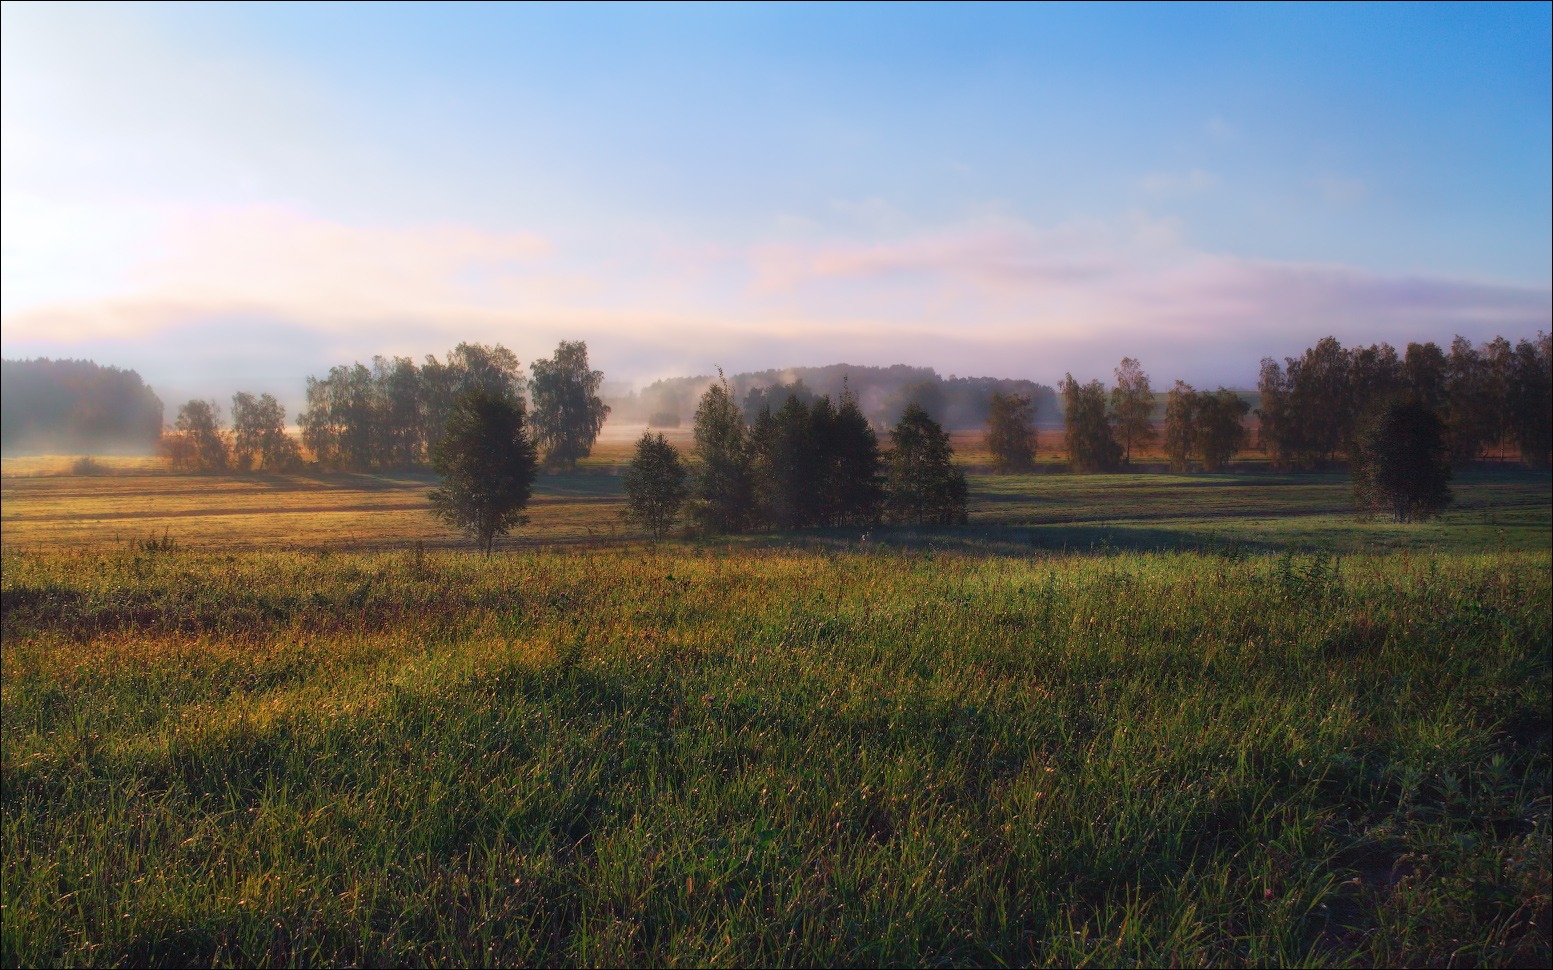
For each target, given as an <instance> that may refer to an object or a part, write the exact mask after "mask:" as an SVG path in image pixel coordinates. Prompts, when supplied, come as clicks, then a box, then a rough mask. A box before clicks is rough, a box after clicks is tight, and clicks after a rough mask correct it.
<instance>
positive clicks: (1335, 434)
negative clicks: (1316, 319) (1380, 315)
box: [1257, 333, 1553, 469]
mask: <svg viewBox="0 0 1553 970" xmlns="http://www.w3.org/2000/svg"><path fill="white" fill-rule="evenodd" d="M1549 351H1550V342H1549V335H1548V334H1546V333H1542V334H1538V335H1537V338H1536V339H1535V340H1521V341H1519V342H1517V343H1515V344H1514V345H1512V344H1511V343H1510V341H1508V340H1506V339H1505V338H1504V337H1496V338H1494V339H1493V340H1490V341H1487V342H1485V343H1483V344H1480V345H1478V346H1476V347H1474V346H1473V345H1472V343H1471V341H1469V340H1467V339H1465V338H1463V337H1457V338H1456V339H1455V340H1454V341H1452V342H1451V346H1450V349H1449V350H1448V351H1447V350H1444V349H1442V348H1441V347H1440V346H1438V345H1437V344H1434V343H1423V344H1419V343H1410V344H1408V345H1407V349H1406V350H1405V351H1404V352H1403V353H1401V354H1398V353H1397V351H1396V348H1394V347H1392V346H1391V345H1389V344H1385V343H1380V344H1372V345H1371V346H1369V347H1355V348H1352V349H1344V348H1343V346H1342V344H1340V343H1338V341H1337V340H1336V339H1335V338H1332V337H1327V338H1325V339H1323V340H1321V341H1319V342H1317V344H1316V345H1315V346H1314V347H1311V348H1308V349H1307V350H1306V351H1305V353H1304V354H1302V355H1301V356H1300V357H1297V358H1296V357H1287V358H1285V359H1284V362H1283V364H1281V365H1280V364H1279V363H1278V362H1277V361H1276V360H1274V359H1272V358H1271V357H1268V358H1264V359H1263V360H1262V369H1261V375H1260V379H1259V381H1258V383H1257V390H1258V392H1259V395H1260V397H1261V406H1260V407H1259V408H1258V410H1257V415H1258V417H1259V418H1260V419H1261V442H1262V447H1263V448H1264V449H1265V451H1266V452H1267V456H1268V458H1269V460H1270V461H1271V462H1272V464H1273V466H1274V467H1275V468H1279V469H1294V468H1321V467H1324V466H1327V465H1329V464H1331V463H1332V462H1333V461H1334V460H1335V459H1336V458H1337V457H1338V456H1339V455H1345V456H1352V455H1353V454H1354V453H1355V450H1356V447H1357V445H1358V442H1359V439H1360V436H1361V434H1362V433H1363V431H1364V429H1365V426H1366V423H1367V422H1370V421H1372V420H1373V417H1374V415H1375V413H1376V412H1377V410H1378V409H1379V408H1380V407H1381V405H1383V404H1385V403H1388V402H1390V401H1393V400H1397V399H1406V400H1408V401H1412V402H1415V403H1417V404H1419V405H1420V406H1422V407H1423V408H1425V409H1427V410H1429V411H1431V412H1433V413H1434V414H1435V415H1436V416H1438V418H1439V419H1440V421H1441V423H1442V425H1443V428H1444V434H1445V441H1446V445H1447V448H1448V451H1449V454H1450V456H1451V459H1452V461H1453V462H1454V463H1455V464H1457V465H1464V464H1467V463H1470V462H1473V461H1477V460H1478V459H1479V458H1481V457H1483V456H1484V455H1485V454H1492V453H1493V452H1494V451H1495V450H1497V451H1499V453H1500V457H1504V454H1505V452H1506V450H1507V449H1508V448H1512V447H1513V448H1515V449H1516V450H1517V451H1518V452H1519V453H1520V456H1521V460H1522V461H1523V462H1524V463H1525V464H1527V465H1530V466H1532V467H1535V468H1547V467H1548V459H1549V434H1550V430H1553V366H1550V352H1549Z"/></svg>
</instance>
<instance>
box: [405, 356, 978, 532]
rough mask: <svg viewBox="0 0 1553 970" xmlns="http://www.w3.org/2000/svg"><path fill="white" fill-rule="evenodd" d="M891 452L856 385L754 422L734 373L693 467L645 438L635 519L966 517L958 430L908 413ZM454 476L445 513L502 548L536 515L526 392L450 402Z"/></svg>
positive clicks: (733, 522) (767, 522)
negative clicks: (955, 440)
mask: <svg viewBox="0 0 1553 970" xmlns="http://www.w3.org/2000/svg"><path fill="white" fill-rule="evenodd" d="M890 437H891V441H892V444H893V446H894V447H893V449H892V451H891V453H890V455H889V459H888V461H886V460H885V457H884V456H883V455H882V454H881V453H880V449H879V441H878V438H877V436H876V435H875V433H874V430H873V428H872V426H870V425H869V423H868V420H867V418H865V417H864V416H863V413H862V410H861V409H860V408H859V407H858V403H857V399H856V398H855V397H853V396H852V395H850V394H847V393H843V394H842V397H841V402H840V403H839V404H836V403H833V402H832V401H831V399H830V398H829V396H821V397H820V398H819V399H818V400H816V401H814V402H813V403H807V402H805V401H803V400H801V399H800V398H798V397H796V396H791V397H789V398H788V399H787V400H786V401H785V402H784V403H783V404H782V405H781V407H779V408H778V409H777V410H776V411H774V412H773V411H772V410H771V409H770V408H769V407H768V408H765V409H763V410H762V412H761V414H760V415H759V417H758V418H757V419H756V420H755V422H754V423H753V424H749V423H746V422H745V420H744V416H743V414H742V412H741V411H740V409H739V407H738V405H737V404H736V403H735V402H734V399H733V392H732V390H731V389H730V388H729V386H728V383H727V381H726V380H723V381H719V382H718V383H716V384H713V385H712V386H711V387H709V388H708V389H707V391H706V393H705V394H703V395H702V398H701V402H700V405H699V407H698V408H697V410H696V427H695V440H696V448H695V452H694V454H693V455H692V456H691V460H690V461H689V462H688V463H687V462H686V461H685V460H683V459H682V458H681V456H680V453H679V450H678V449H677V448H675V447H674V445H672V444H670V443H669V442H668V441H667V440H665V439H664V437H663V435H662V434H661V433H659V434H657V435H653V434H650V433H647V434H643V436H642V439H641V440H640V441H639V442H638V443H637V447H636V454H635V456H634V457H633V459H632V461H631V463H630V466H629V467H628V468H627V469H626V472H625V475H624V476H623V478H624V481H623V485H624V489H625V494H626V505H627V509H626V511H627V515H628V516H629V517H630V518H632V519H634V520H636V521H637V522H639V523H640V524H641V525H643V526H644V527H645V528H646V529H647V531H648V532H649V534H651V535H652V536H653V538H654V539H655V540H656V539H659V538H662V537H663V536H664V535H665V534H666V533H667V532H668V531H669V530H670V529H671V528H672V527H673V525H674V524H675V522H676V521H677V520H678V519H679V517H680V514H681V512H682V511H684V510H686V509H687V508H688V511H689V512H690V514H691V516H692V518H693V519H694V520H695V522H696V523H697V524H698V525H699V526H700V527H701V528H703V529H705V530H707V531H710V532H717V533H731V532H743V531H747V530H751V529H762V528H766V529H796V528H801V527H803V526H812V525H872V524H874V523H876V522H879V521H880V520H881V519H882V518H885V517H888V518H890V519H891V520H892V521H898V522H915V523H944V524H955V523H962V522H964V521H965V519H966V509H965V505H966V498H967V489H966V483H965V476H964V474H963V473H961V472H960V471H958V470H957V469H956V468H955V467H954V465H953V463H952V458H953V452H952V450H951V449H950V447H949V436H948V434H946V433H945V432H944V429H943V428H942V427H941V426H940V425H939V424H938V423H937V422H936V421H934V420H933V419H932V418H931V417H929V416H928V414H927V412H926V411H925V410H923V409H922V408H920V407H917V406H915V405H913V406H910V407H908V408H907V409H906V413H905V414H904V415H902V417H901V420H900V422H899V423H898V424H897V425H896V426H895V428H894V429H893V430H892V431H891V432H890ZM432 451H433V458H432V460H433V465H434V467H435V468H436V469H437V472H438V473H439V474H440V475H441V476H442V485H441V486H440V487H439V488H437V489H434V490H433V491H432V492H431V493H430V499H431V503H432V508H433V511H434V512H435V513H436V514H437V515H438V516H439V517H441V518H442V519H444V520H445V521H447V522H448V523H449V524H451V525H454V526H456V527H459V528H462V529H465V530H466V531H468V532H469V533H470V534H471V535H473V536H474V537H475V540H476V542H477V543H478V544H479V545H480V548H481V549H482V550H484V551H485V552H487V553H489V552H490V550H491V547H492V544H493V543H494V542H495V539H496V537H497V536H500V535H505V534H506V533H507V532H508V531H509V530H510V529H511V528H512V527H513V526H514V525H517V524H518V523H520V522H523V521H525V518H524V509H525V507H526V506H527V504H528V500H529V497H530V495H531V494H532V491H533V483H534V477H535V475H536V474H537V470H538V459H537V455H536V450H535V447H534V444H533V442H532V440H531V434H530V430H529V427H527V426H526V423H525V415H524V406H523V401H522V399H521V398H520V397H518V396H517V395H514V394H497V393H492V392H491V391H489V390H487V389H485V388H479V387H477V388H473V389H471V390H470V391H468V392H466V393H465V394H463V395H462V396H460V397H459V398H458V399H457V400H456V401H455V402H454V406H453V408H452V409H451V413H450V416H449V419H448V421H447V425H446V428H445V430H444V433H443V435H442V436H441V437H440V438H439V439H438V441H437V443H436V444H435V445H434V446H433V449H432Z"/></svg>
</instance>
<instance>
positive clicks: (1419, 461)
mask: <svg viewBox="0 0 1553 970" xmlns="http://www.w3.org/2000/svg"><path fill="white" fill-rule="evenodd" d="M1351 471H1352V475H1353V495H1354V505H1355V506H1356V507H1357V508H1358V509H1359V510H1360V512H1361V513H1364V514H1370V513H1373V512H1386V513H1388V514H1390V515H1391V517H1392V518H1393V519H1395V520H1396V521H1397V522H1415V521H1422V520H1425V519H1428V518H1431V517H1433V516H1435V515H1438V514H1439V512H1440V511H1441V510H1442V509H1444V508H1445V506H1446V505H1448V504H1449V503H1450V501H1451V490H1450V477H1451V465H1450V452H1449V449H1448V445H1447V442H1446V439H1445V426H1444V424H1443V422H1441V421H1440V418H1439V416H1438V415H1436V414H1435V413H1434V412H1433V411H1431V410H1430V409H1428V408H1426V407H1424V406H1423V405H1422V404H1419V403H1417V402H1416V401H1407V400H1402V401H1396V402H1393V403H1392V404H1390V405H1387V406H1386V407H1384V408H1382V409H1381V410H1380V412H1379V413H1378V414H1377V415H1376V417H1375V418H1374V420H1373V421H1372V422H1371V423H1370V424H1369V426H1368V427H1367V428H1366V429H1365V431H1364V432H1363V433H1362V434H1361V436H1360V439H1359V445H1358V450H1357V452H1356V453H1355V454H1354V456H1353V462H1352V469H1351Z"/></svg>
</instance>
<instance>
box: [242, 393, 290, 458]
mask: <svg viewBox="0 0 1553 970" xmlns="http://www.w3.org/2000/svg"><path fill="white" fill-rule="evenodd" d="M301 460H302V455H301V452H300V451H299V450H298V449H297V443H296V441H295V440H293V439H292V437H291V436H290V435H289V434H287V433H286V409H285V408H284V407H281V404H280V402H279V401H277V400H275V398H274V397H273V396H271V395H269V394H261V395H259V396H258V397H254V396H253V395H252V394H250V393H248V392H247V391H238V392H237V393H236V394H233V395H232V467H234V468H236V469H238V470H240V471H260V470H262V471H286V470H288V469H291V468H294V467H295V466H296V465H297V464H299V463H300V462H301Z"/></svg>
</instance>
